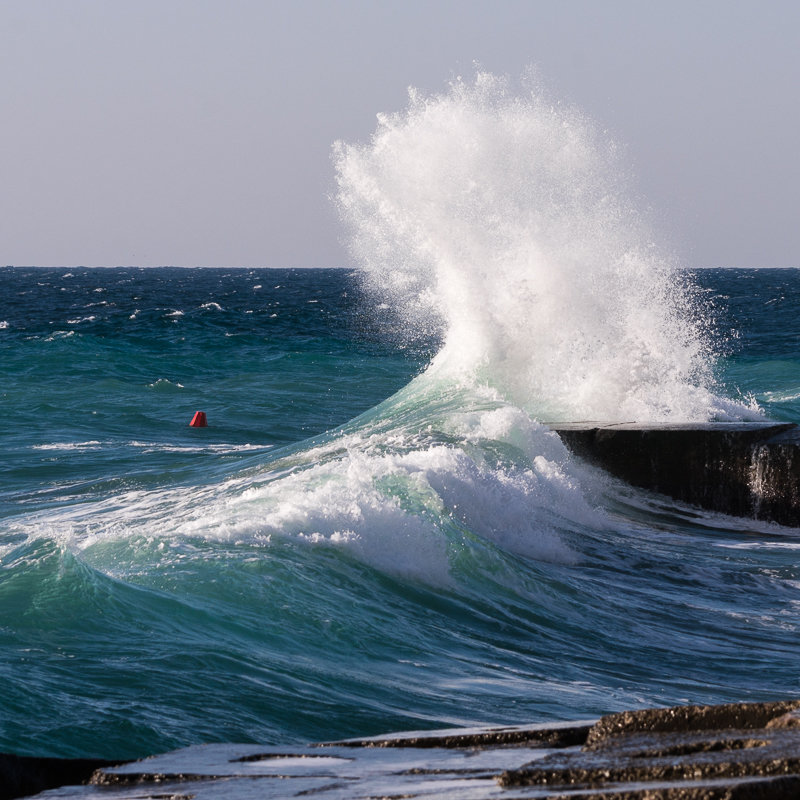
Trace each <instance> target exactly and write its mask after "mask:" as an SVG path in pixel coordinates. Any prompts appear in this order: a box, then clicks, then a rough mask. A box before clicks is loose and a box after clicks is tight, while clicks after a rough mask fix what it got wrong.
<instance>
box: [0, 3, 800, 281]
mask: <svg viewBox="0 0 800 800" xmlns="http://www.w3.org/2000/svg"><path fill="white" fill-rule="evenodd" d="M476 61H477V62H479V63H480V64H481V66H482V67H483V68H484V69H486V70H488V71H490V72H495V73H499V74H509V75H511V76H513V77H517V76H519V75H520V74H521V73H522V71H523V70H524V69H525V67H526V66H527V65H529V64H535V65H536V66H537V67H538V69H539V71H540V73H541V74H542V75H543V76H544V78H545V80H546V82H547V83H548V85H549V86H550V88H551V90H552V91H553V93H554V94H555V95H556V96H558V97H561V98H563V99H564V100H565V101H568V102H570V103H574V104H576V105H577V106H579V107H580V108H582V109H584V110H585V111H586V112H587V113H588V114H589V115H590V116H591V117H593V118H594V119H595V120H596V121H597V122H598V123H599V124H600V125H601V126H602V127H604V128H607V129H608V130H610V131H611V132H612V133H613V135H614V137H615V138H616V139H617V140H618V141H620V142H621V143H623V144H624V145H626V147H627V160H628V162H629V163H630V164H631V166H632V169H633V171H634V173H635V175H636V176H637V178H638V189H639V190H640V191H641V193H642V195H643V196H644V197H645V198H646V200H647V202H648V203H649V205H650V206H652V208H653V209H654V210H655V215H656V218H657V219H658V221H659V224H660V226H661V234H662V241H663V242H665V243H666V244H667V245H668V246H670V247H672V248H673V249H674V250H675V251H676V252H677V253H678V254H679V257H680V259H681V262H682V263H683V264H685V265H687V266H800V219H799V218H800V154H799V153H798V148H799V147H800V3H797V2H796V0H786V2H776V1H773V2H770V1H769V0H760V2H737V1H736V0H720V1H716V0H713V1H709V2H704V1H703V0H688V1H684V0H663V2H653V1H650V2H648V0H595V2H587V1H585V0H526V1H524V2H523V1H522V0H519V1H518V0H491V2H484V1H483V0H327V1H326V2H325V1H323V0H280V2H274V1H272V0H128V1H125V0H49V1H48V0H0V107H1V108H2V121H1V122H0V144H1V145H2V146H1V147H0V264H17V265H23V264H24V265H28V264H37V265H68V266H72V265H81V264H83V265H117V264H140V265H160V264H175V265H185V266H192V265H198V266H206V265H210V266H229V265H239V266H339V265H346V264H347V263H348V256H347V254H346V250H345V248H344V247H343V246H342V244H341V242H340V238H341V236H342V229H341V227H340V225H339V222H338V220H337V217H336V212H335V209H334V208H333V206H332V204H331V202H330V200H329V199H328V197H329V195H330V193H331V192H332V191H333V185H334V171H333V166H332V163H331V159H330V150H331V144H332V143H333V142H334V141H335V140H337V139H344V140H346V141H365V140H367V139H368V138H369V136H370V135H371V134H372V132H373V131H374V129H375V125H376V119H375V115H376V113H377V112H380V111H397V110H401V109H402V108H404V107H405V105H406V98H407V88H408V86H410V85H413V86H417V87H419V88H421V89H425V90H431V91H440V90H443V89H444V88H445V85H446V83H447V81H448V80H450V79H451V78H452V77H454V76H456V75H458V74H463V75H465V76H469V75H472V74H473V64H474V62H476Z"/></svg>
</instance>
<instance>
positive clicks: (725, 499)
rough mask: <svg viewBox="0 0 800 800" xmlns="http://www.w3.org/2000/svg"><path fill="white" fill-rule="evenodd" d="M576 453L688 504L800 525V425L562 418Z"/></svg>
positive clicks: (563, 433) (560, 428) (561, 431)
mask: <svg viewBox="0 0 800 800" xmlns="http://www.w3.org/2000/svg"><path fill="white" fill-rule="evenodd" d="M553 430H554V431H555V432H556V433H558V435H559V436H560V437H561V439H562V441H563V442H564V444H565V445H566V446H567V447H568V448H569V449H570V450H572V451H573V452H574V453H575V454H576V455H579V456H581V457H582V458H584V459H586V460H587V461H589V462H590V463H592V464H595V465H596V466H598V467H602V468H603V469H605V470H607V471H608V472H610V473H611V474H612V475H614V476H616V477H617V478H621V479H622V480H624V481H627V482H628V483H630V484H632V485H633V486H638V487H641V488H643V489H649V490H651V491H654V492H659V493H660V494H665V495H667V496H668V497H672V498H674V499H675V500H680V501H681V502H683V503H688V504H690V505H695V506H700V507H701V508H706V509H710V510H712V511H719V512H722V513H723V514H731V515H733V516H739V517H751V518H753V519H761V520H768V521H771V522H778V523H780V524H781V525H789V526H792V527H800V427H798V426H797V425H793V424H791V423H785V424H777V423H773V422H742V423H722V422H720V423H708V424H703V425H638V424H632V423H631V424H620V425H611V424H606V425H599V424H592V423H571V424H564V425H554V426H553Z"/></svg>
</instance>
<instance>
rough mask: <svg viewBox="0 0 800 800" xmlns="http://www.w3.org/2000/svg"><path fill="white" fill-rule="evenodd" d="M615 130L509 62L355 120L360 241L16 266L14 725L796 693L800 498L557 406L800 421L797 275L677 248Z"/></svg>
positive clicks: (270, 727) (619, 416) (353, 192)
mask: <svg viewBox="0 0 800 800" xmlns="http://www.w3.org/2000/svg"><path fill="white" fill-rule="evenodd" d="M454 130H455V131H456V132H457V133H458V136H454V135H453V131H454ZM603 136H604V134H602V133H598V132H597V131H596V129H595V128H593V127H592V126H591V125H590V124H589V123H587V122H585V121H584V120H583V119H582V117H580V115H578V114H577V113H576V112H574V111H573V110H571V109H568V108H562V107H560V106H558V105H556V106H553V105H551V104H550V103H549V101H547V100H546V99H544V98H543V96H542V95H541V93H540V92H539V91H538V90H531V91H530V92H528V94H523V95H522V96H521V97H520V95H519V94H518V93H517V94H513V93H510V92H508V91H507V87H505V86H504V84H502V81H499V79H495V78H492V77H491V76H488V77H487V76H483V77H479V78H478V79H477V80H476V81H475V82H473V83H469V84H467V83H462V82H456V83H455V84H454V85H453V87H451V89H449V90H448V91H447V92H445V93H443V94H441V95H438V96H434V97H430V96H426V97H420V96H417V95H415V94H413V93H412V95H411V97H410V100H409V107H408V109H406V111H404V112H402V113H399V114H395V115H387V116H385V117H381V118H379V123H378V129H377V130H376V133H375V135H374V137H373V138H372V139H371V140H370V141H368V142H366V143H360V144H344V143H339V144H337V145H336V147H335V148H334V155H333V158H334V166H335V170H336V175H337V194H336V197H335V202H336V203H337V205H338V207H339V210H340V213H341V216H342V220H343V228H344V230H346V231H347V236H348V237H349V239H348V241H349V243H350V251H349V252H350V253H351V258H352V261H351V263H349V264H348V265H346V266H344V267H343V268H338V269H296V268H285V269H284V268H279V269H274V268H273V269H266V268H263V269H262V268H258V269H253V268H224V269H223V268H168V267H163V268H155V267H148V268H139V267H109V268H84V267H67V266H64V267H48V268H42V267H40V268H34V267H5V268H2V269H0V400H1V401H2V425H1V426H0V441H1V442H2V453H3V458H2V460H0V687H2V691H0V752H13V753H17V754H22V755H40V756H44V755H46V756H63V757H69V756H82V757H88V756H92V757H103V758H109V759H129V758H136V757H141V756H146V755H150V754H154V753H159V752H165V751H168V750H172V749H176V748H179V747H183V746H187V745H192V744H197V743H207V742H238V743H260V744H264V745H289V744H293V743H294V744H300V743H306V742H315V741H325V740H328V741H329V740H335V739H340V738H344V737H355V736H368V735H377V734H382V733H387V732H392V731H402V730H424V729H433V728H443V727H450V726H474V725H485V724H515V723H531V722H546V721H553V720H574V719H591V718H594V717H597V716H599V715H602V714H604V713H608V712H613V711H617V710H622V709H635V708H644V707H655V706H666V705H673V704H681V703H719V702H727V701H753V700H775V699H784V698H797V697H800V565H798V555H800V531H798V530H796V529H791V528H785V527H780V526H778V525H775V524H770V523H765V522H755V521H752V520H748V519H740V518H733V517H728V516H725V515H722V514H717V513H711V512H707V511H701V510H698V509H695V508H690V507H687V506H682V505H680V504H679V503H676V502H674V501H671V500H669V499H668V498H665V497H662V496H659V495H655V494H651V493H648V492H646V491H643V490H639V489H634V488H632V487H630V486H627V485H625V484H623V483H621V482H620V481H617V480H615V479H613V478H611V477H610V476H609V475H607V474H605V473H604V472H602V471H601V470H599V469H597V468H594V467H591V466H589V465H587V464H585V463H583V462H582V461H581V460H580V459H578V458H577V457H575V456H573V455H572V454H571V453H570V452H569V451H568V450H567V449H566V448H565V447H564V445H563V444H562V442H561V441H560V439H559V438H558V436H557V434H556V433H554V432H553V430H552V429H551V428H552V426H553V425H555V424H557V423H559V422H587V423H592V422H615V421H616V422H640V423H652V424H661V423H665V422H666V423H681V422H686V423H689V422H699V421H711V420H717V421H732V420H754V419H774V420H782V421H791V422H798V421H800V314H798V310H800V270H797V269H770V268H752V269H734V268H712V269H690V268H688V267H685V266H682V265H680V264H679V263H677V262H676V260H675V258H674V257H673V256H672V255H671V254H670V252H669V251H668V250H663V249H660V248H659V247H657V246H655V245H653V240H652V237H651V236H650V235H649V234H648V233H647V231H649V230H650V229H649V228H648V225H649V223H648V222H647V220H645V219H643V216H646V215H640V214H639V213H638V212H636V211H635V204H629V201H628V200H626V199H625V198H626V197H629V195H627V194H625V191H623V188H620V184H619V181H618V180H617V175H618V171H619V170H618V167H617V166H616V164H617V161H616V155H615V152H612V151H613V148H612V147H610V145H609V144H608V142H606V140H605V139H604V138H603ZM623 183H624V181H623ZM197 411H203V412H204V413H205V414H206V418H207V423H208V424H207V426H206V427H192V426H190V421H191V420H192V418H193V416H194V414H195V412H197Z"/></svg>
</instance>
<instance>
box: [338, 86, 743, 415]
mask: <svg viewBox="0 0 800 800" xmlns="http://www.w3.org/2000/svg"><path fill="white" fill-rule="evenodd" d="M334 161H335V164H336V169H337V179H338V187H339V190H338V196H337V200H338V205H339V208H340V212H341V215H342V217H343V219H344V220H345V222H346V223H347V225H348V226H349V228H350V231H351V249H352V253H353V256H354V257H355V258H356V260H357V261H358V262H360V264H361V265H362V266H363V269H364V274H365V280H366V282H367V284H368V285H369V286H370V287H371V288H372V289H373V290H374V291H376V292H378V293H379V294H380V295H381V297H382V299H383V301H384V302H385V303H387V304H389V305H390V306H391V308H392V309H393V310H394V311H395V313H397V314H398V315H399V316H400V318H401V319H402V320H403V324H404V326H406V327H407V329H408V330H409V331H412V332H414V333H417V334H423V335H426V334H429V333H430V332H431V331H432V330H438V331H440V332H441V335H442V337H443V347H442V349H441V351H440V353H439V355H438V356H437V358H436V359H435V361H434V363H433V364H432V366H431V369H432V370H433V371H436V372H438V373H440V374H441V373H445V374H451V375H452V376H454V377H457V378H458V380H459V381H467V382H472V383H475V384H476V385H484V386H490V387H492V388H494V389H496V390H497V391H498V392H499V393H500V395H501V396H502V398H503V399H504V400H506V401H508V402H511V403H513V404H515V405H517V406H519V407H521V408H524V409H525V410H526V411H528V412H529V413H531V414H533V415H534V416H535V417H536V418H537V419H540V420H543V421H545V422H554V421H565V420H607V421H622V420H624V421H641V422H661V421H676V422H677V421H684V422H685V421H705V420H711V419H731V418H740V417H741V416H742V415H746V414H747V410H746V409H745V408H744V407H741V406H737V405H736V404H735V403H733V402H731V401H728V400H725V399H723V398H720V397H718V396H717V395H715V394H714V392H713V390H712V388H713V375H712V372H713V363H714V359H713V352H712V348H711V346H710V345H709V343H708V338H709V337H707V336H706V335H705V325H704V323H703V320H702V316H701V315H699V314H698V313H697V312H696V310H694V309H693V303H692V292H691V287H690V286H689V285H688V284H687V282H686V278H685V275H684V273H682V272H681V271H680V270H678V269H677V267H676V265H674V264H673V263H672V262H671V260H670V258H668V257H667V256H666V255H665V254H664V253H662V252H661V251H660V250H659V249H658V248H657V247H656V246H655V245H654V244H653V242H652V236H651V233H650V230H649V226H648V225H647V223H646V220H645V219H644V218H643V215H642V214H641V213H640V212H639V211H638V210H637V208H636V207H635V205H634V203H633V202H632V201H631V200H630V199H629V192H628V188H627V186H626V183H627V181H626V179H625V176H624V170H623V169H622V168H621V164H620V158H619V153H618V148H617V146H616V145H615V143H614V142H613V141H612V140H610V139H609V138H608V137H607V136H606V135H605V134H603V133H601V132H599V131H597V130H596V128H595V127H594V126H593V125H592V124H591V122H589V121H588V120H587V119H585V118H584V116H583V115H581V114H580V113H579V112H578V111H576V110H575V109H572V108H568V107H566V106H564V105H561V104H558V103H553V102H552V101H551V100H550V99H549V98H548V96H547V93H546V92H545V91H544V90H543V89H542V87H541V86H540V85H539V84H538V83H537V81H536V79H535V77H533V76H532V75H528V76H526V77H525V78H524V79H523V81H522V89H521V90H519V91H514V90H512V87H511V84H510V82H509V80H508V79H506V78H501V77H497V76H494V75H491V74H488V73H479V74H478V75H477V76H476V77H475V79H474V81H472V82H467V81H465V80H462V79H458V80H456V81H454V82H453V83H452V84H451V85H450V86H449V90H448V91H447V92H445V93H443V94H437V95H425V94H423V93H421V92H419V91H417V90H415V89H411V90H410V91H409V104H408V108H407V109H406V110H405V111H404V112H401V113H396V114H381V115H379V116H378V127H377V130H376V132H375V133H374V135H373V137H372V139H371V141H370V142H369V143H368V144H365V145H352V144H345V143H341V142H339V143H337V144H336V145H335V146H334Z"/></svg>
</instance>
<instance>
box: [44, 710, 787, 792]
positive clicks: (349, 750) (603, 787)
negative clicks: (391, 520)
mask: <svg viewBox="0 0 800 800" xmlns="http://www.w3.org/2000/svg"><path fill="white" fill-rule="evenodd" d="M309 796H312V797H314V798H324V800H334V799H335V800H344V798H348V799H349V798H361V799H362V800H366V799H367V798H388V797H393V798H401V797H402V798H431V797H436V798H459V799H461V798H463V799H465V800H471V799H474V800H484V799H485V798H508V799H509V800H510V798H551V799H553V798H559V799H561V798H563V800H567V798H569V800H612V799H613V800H757V799H758V800H762V799H763V800H767V798H769V800H788V798H792V800H795V799H796V798H800V700H794V701H785V702H776V703H744V704H741V703H740V704H730V705H721V706H678V707H674V708H666V709H652V710H645V711H635V712H624V713H620V714H611V715H609V716H606V717H603V718H602V719H601V720H599V721H598V722H595V723H580V722H578V723H563V724H555V725H530V726H513V727H494V728H476V729H470V730H461V729H458V730H446V731H438V732H420V733H411V734H393V735H390V736H384V737H376V738H368V739H354V740H348V741H342V742H331V743H326V744H320V745H312V746H308V747H297V748H277V747H257V746H254V745H204V746H198V747H189V748H187V749H185V750H179V751H177V752H175V753H168V754H166V755H162V756H155V757H153V758H148V759H145V760H143V761H139V762H135V763H131V764H127V765H123V766H119V767H113V768H103V769H100V770H98V771H97V772H95V774H94V775H93V777H92V779H91V783H90V784H89V785H86V786H64V787H61V788H60V789H56V790H54V791H51V792H47V793H46V797H48V798H56V797H58V798H66V797H70V798H95V797H96V798H100V797H103V798H107V799H108V800H134V799H135V800H157V799H160V800H164V798H171V799H172V800H189V799H190V798H193V799H196V800H211V798H214V800H219V798H223V797H224V798H231V799H232V800H251V798H289V797H309Z"/></svg>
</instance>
